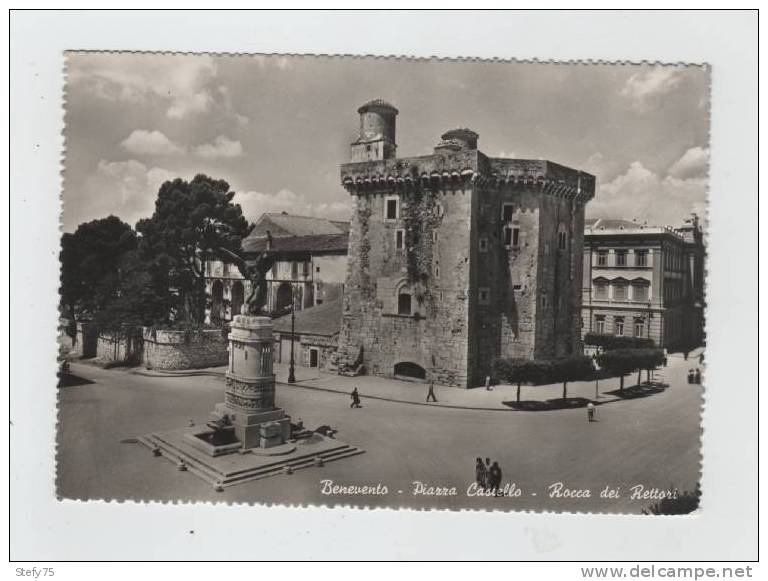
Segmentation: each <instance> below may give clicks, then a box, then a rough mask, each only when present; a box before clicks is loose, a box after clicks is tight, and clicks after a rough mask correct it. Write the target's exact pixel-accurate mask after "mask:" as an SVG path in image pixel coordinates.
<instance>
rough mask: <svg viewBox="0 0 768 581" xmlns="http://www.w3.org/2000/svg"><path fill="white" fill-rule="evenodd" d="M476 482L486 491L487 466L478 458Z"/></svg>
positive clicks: (476, 462)
mask: <svg viewBox="0 0 768 581" xmlns="http://www.w3.org/2000/svg"><path fill="white" fill-rule="evenodd" d="M475 482H476V483H477V486H478V488H482V489H483V490H485V464H483V459H482V458H477V459H476V461H475Z"/></svg>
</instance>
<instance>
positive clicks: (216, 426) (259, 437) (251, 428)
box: [190, 315, 291, 455]
mask: <svg viewBox="0 0 768 581" xmlns="http://www.w3.org/2000/svg"><path fill="white" fill-rule="evenodd" d="M273 342H274V339H273V338H272V320H271V319H270V318H269V317H260V316H250V315H237V316H235V318H234V320H233V322H232V326H231V331H230V333H229V366H228V367H227V372H226V376H225V381H226V387H225V390H224V402H223V403H220V404H217V405H216V407H215V409H214V411H213V413H212V414H211V416H212V421H211V422H209V423H208V427H209V428H212V429H213V430H214V434H215V433H216V432H217V431H218V432H220V433H222V434H225V433H226V432H228V431H231V432H232V435H233V436H234V439H235V440H236V441H237V444H238V445H237V446H236V447H235V446H234V444H235V442H231V445H232V448H235V449H237V450H251V449H253V448H274V447H276V446H283V445H285V444H286V442H288V440H289V439H290V437H291V419H290V417H289V416H287V415H286V413H285V410H283V409H282V408H279V407H276V406H275V375H274V373H272V347H273ZM206 433H207V432H201V433H199V434H190V437H191V438H196V439H198V440H200V436H201V435H202V436H203V441H204V442H205V441H206V439H207V438H210V439H211V440H212V439H214V438H215V437H208V436H205V434H206ZM231 439H232V438H227V437H223V438H221V437H220V438H219V439H218V440H219V441H220V442H221V445H222V446H225V448H224V449H218V446H217V445H216V443H214V442H213V441H211V442H210V443H211V444H213V448H214V450H213V451H214V452H219V453H227V452H228V451H234V450H232V449H231V448H229V446H230V444H227V443H226V442H227V441H228V440H231ZM284 451H285V450H284ZM216 455H218V454H216Z"/></svg>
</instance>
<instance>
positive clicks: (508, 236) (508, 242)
mask: <svg viewBox="0 0 768 581" xmlns="http://www.w3.org/2000/svg"><path fill="white" fill-rule="evenodd" d="M504 246H506V247H507V248H509V247H510V246H512V228H511V227H510V226H504Z"/></svg>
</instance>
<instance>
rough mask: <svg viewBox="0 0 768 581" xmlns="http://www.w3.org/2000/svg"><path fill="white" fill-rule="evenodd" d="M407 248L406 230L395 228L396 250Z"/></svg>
mask: <svg viewBox="0 0 768 581" xmlns="http://www.w3.org/2000/svg"><path fill="white" fill-rule="evenodd" d="M403 248H405V230H395V250H402V249H403Z"/></svg>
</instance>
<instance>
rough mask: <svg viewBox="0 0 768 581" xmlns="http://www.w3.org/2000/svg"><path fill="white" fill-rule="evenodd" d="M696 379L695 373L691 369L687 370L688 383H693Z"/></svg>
mask: <svg viewBox="0 0 768 581" xmlns="http://www.w3.org/2000/svg"><path fill="white" fill-rule="evenodd" d="M695 379H696V375H695V374H694V373H693V369H689V370H688V383H693V382H694V380H695Z"/></svg>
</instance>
